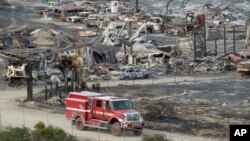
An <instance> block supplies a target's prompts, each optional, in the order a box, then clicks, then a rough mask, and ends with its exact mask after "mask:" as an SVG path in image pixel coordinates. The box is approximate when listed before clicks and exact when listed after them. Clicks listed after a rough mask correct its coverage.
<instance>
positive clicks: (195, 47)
mask: <svg viewBox="0 0 250 141" xmlns="http://www.w3.org/2000/svg"><path fill="white" fill-rule="evenodd" d="M194 60H196V31H195V30H194Z"/></svg>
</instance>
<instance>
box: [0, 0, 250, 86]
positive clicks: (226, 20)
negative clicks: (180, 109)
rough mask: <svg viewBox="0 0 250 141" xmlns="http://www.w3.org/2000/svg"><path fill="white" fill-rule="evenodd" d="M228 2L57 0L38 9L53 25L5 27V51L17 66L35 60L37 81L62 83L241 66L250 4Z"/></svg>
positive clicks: (1, 53)
mask: <svg viewBox="0 0 250 141" xmlns="http://www.w3.org/2000/svg"><path fill="white" fill-rule="evenodd" d="M225 2H226V1H225V0H221V1H219V2H218V1H215V0H212V1H209V2H207V1H203V2H200V1H198V0H197V1H196V0H195V1H185V2H183V1H181V0H178V1H172V3H169V7H168V8H166V2H165V1H162V0H159V1H158V3H154V4H152V1H149V0H146V1H140V2H139V4H140V5H139V6H137V5H134V4H133V2H121V1H112V2H111V3H110V2H95V1H94V2H93V1H91V2H90V1H64V2H61V3H58V2H56V1H52V0H49V1H48V2H47V3H44V2H42V4H40V5H38V6H37V5H34V6H33V8H32V10H33V12H34V14H35V13H39V14H38V15H37V16H40V19H36V20H37V21H42V22H44V21H46V22H48V23H49V24H44V25H43V26H37V27H36V28H34V26H32V27H30V26H26V27H23V28H16V29H15V30H11V31H9V32H1V31H0V32H1V33H0V34H1V36H0V49H1V50H0V57H1V58H3V59H4V60H6V61H7V62H8V63H9V66H13V68H15V69H13V70H16V69H17V70H18V69H20V67H21V66H22V65H23V64H27V63H28V62H29V61H33V62H34V64H33V72H34V74H37V75H36V79H37V80H42V81H56V82H61V81H67V80H71V79H72V80H76V81H81V79H84V80H85V79H97V78H98V79H113V78H114V79H117V78H119V79H132V78H133V79H134V78H138V79H141V78H148V77H150V76H154V75H164V74H171V73H185V74H190V73H196V72H199V73H209V72H221V71H231V70H235V69H236V68H237V69H238V70H239V68H242V66H244V65H246V64H247V62H242V60H241V61H238V62H237V63H236V62H234V61H232V59H235V56H244V55H243V54H244V53H243V54H241V53H240V51H243V50H244V46H249V28H247V29H246V28H245V27H246V25H248V24H249V22H248V20H249V17H248V16H249V13H248V12H249V5H248V4H249V2H248V1H242V2H236V4H233V3H231V2H227V4H225ZM40 14H41V15H40ZM27 24H28V22H27ZM64 27H67V28H64ZM245 41H246V44H242V43H243V42H245ZM231 43H232V44H231ZM223 50H224V52H223ZM230 54H231V55H230ZM232 54H234V55H235V56H232ZM230 57H231V58H230ZM241 58H242V57H241ZM245 58H247V57H245ZM17 60H18V61H17ZM15 61H17V62H18V63H19V64H18V63H14V62H15ZM245 61H248V60H247V59H245ZM240 66H241V67H240ZM14 74H15V73H14ZM132 74H133V75H132ZM24 76H25V75H24ZM14 77H16V75H13V76H11V77H8V79H10V80H11V79H14ZM25 77H26V76H25ZM59 80H60V81H59Z"/></svg>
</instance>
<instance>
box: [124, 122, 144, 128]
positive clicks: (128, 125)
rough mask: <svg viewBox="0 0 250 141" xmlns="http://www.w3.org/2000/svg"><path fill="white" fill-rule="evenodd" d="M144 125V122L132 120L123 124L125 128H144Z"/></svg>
mask: <svg viewBox="0 0 250 141" xmlns="http://www.w3.org/2000/svg"><path fill="white" fill-rule="evenodd" d="M144 126H145V123H144V122H130V123H123V124H122V127H124V128H143V127H144Z"/></svg>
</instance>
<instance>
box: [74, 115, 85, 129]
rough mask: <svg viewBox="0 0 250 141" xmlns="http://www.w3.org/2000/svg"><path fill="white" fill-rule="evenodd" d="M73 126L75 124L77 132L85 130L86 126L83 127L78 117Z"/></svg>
mask: <svg viewBox="0 0 250 141" xmlns="http://www.w3.org/2000/svg"><path fill="white" fill-rule="evenodd" d="M75 124H76V129H78V130H84V129H86V126H84V125H83V121H82V118H81V117H78V118H77V119H76V121H75Z"/></svg>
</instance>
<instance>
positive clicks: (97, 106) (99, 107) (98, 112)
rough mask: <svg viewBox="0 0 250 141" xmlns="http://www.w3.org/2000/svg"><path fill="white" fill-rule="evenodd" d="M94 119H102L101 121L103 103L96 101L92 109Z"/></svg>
mask: <svg viewBox="0 0 250 141" xmlns="http://www.w3.org/2000/svg"><path fill="white" fill-rule="evenodd" d="M93 113H94V118H97V119H102V120H103V115H104V113H103V101H102V100H96V103H95V108H94V112H93Z"/></svg>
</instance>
